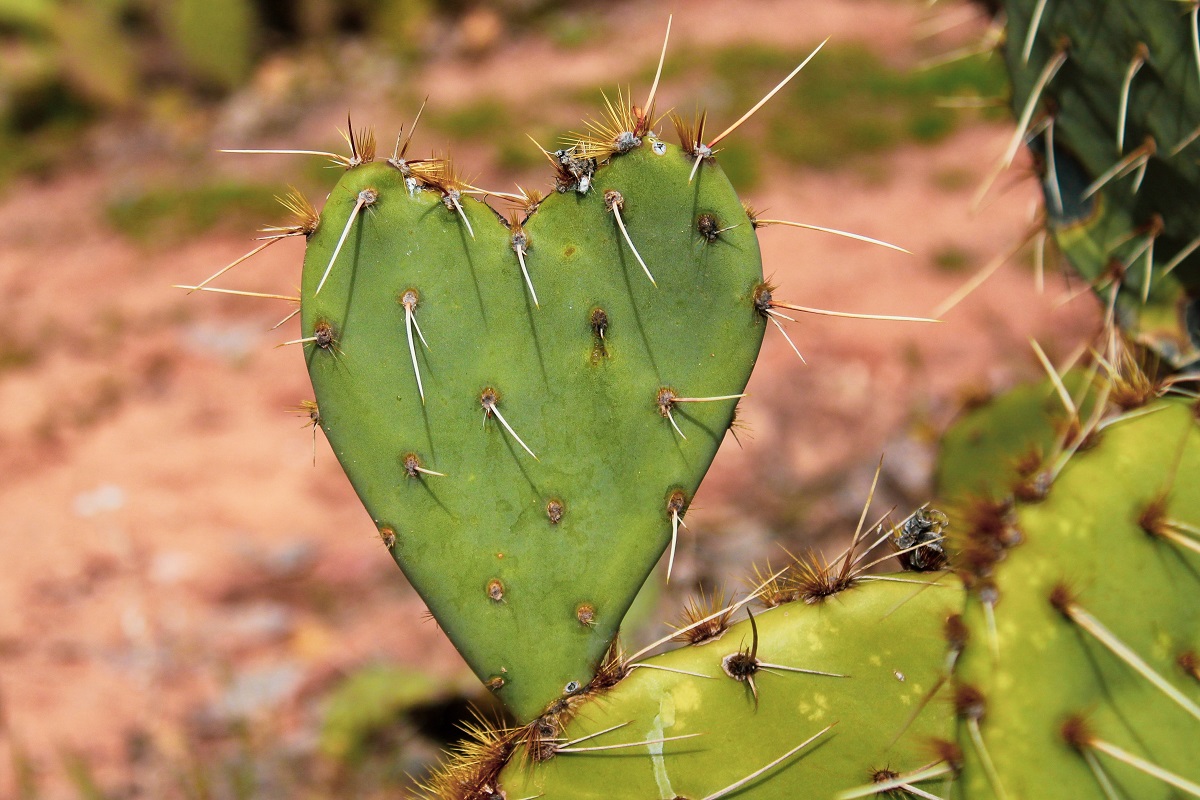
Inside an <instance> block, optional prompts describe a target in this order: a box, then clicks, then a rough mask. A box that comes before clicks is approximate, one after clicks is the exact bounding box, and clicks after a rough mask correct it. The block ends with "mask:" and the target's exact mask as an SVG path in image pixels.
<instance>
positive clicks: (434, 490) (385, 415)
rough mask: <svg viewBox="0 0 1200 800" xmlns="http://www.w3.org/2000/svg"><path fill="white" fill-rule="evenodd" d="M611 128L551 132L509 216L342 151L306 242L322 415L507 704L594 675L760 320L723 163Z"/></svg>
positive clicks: (712, 438) (545, 695)
mask: <svg viewBox="0 0 1200 800" xmlns="http://www.w3.org/2000/svg"><path fill="white" fill-rule="evenodd" d="M619 133H620V135H619V136H616V137H614V144H613V149H612V150H611V151H609V152H608V153H605V154H600V159H599V161H598V160H597V158H595V157H592V156H593V155H594V154H589V153H584V154H575V155H572V154H570V153H567V152H566V151H562V152H560V154H559V155H558V156H556V157H555V158H557V159H558V160H559V167H558V173H559V188H560V189H561V190H562V191H559V192H556V193H554V194H552V195H550V196H549V197H548V198H546V199H545V200H544V201H541V202H540V203H538V202H534V201H530V202H529V203H528V204H527V205H526V206H525V208H524V210H523V212H524V213H522V214H520V215H518V217H517V218H516V219H515V221H514V222H513V223H511V224H509V223H506V222H505V221H504V220H503V219H501V218H500V217H499V216H498V215H497V214H496V213H495V212H494V211H492V209H491V208H489V207H488V206H486V205H484V204H483V203H481V202H478V201H476V200H475V199H473V198H472V197H470V196H469V192H470V189H469V188H468V187H467V186H465V185H464V184H461V183H459V182H458V181H456V180H455V179H454V177H453V175H452V173H451V172H450V168H449V167H448V165H446V164H444V163H439V162H424V163H421V164H414V163H409V162H406V161H404V160H403V159H402V158H395V159H392V160H389V161H375V162H371V161H369V159H367V158H366V157H363V158H361V161H362V162H363V163H359V164H356V165H354V166H353V167H352V168H350V169H349V170H348V171H347V172H346V173H345V175H344V176H343V178H342V179H341V180H340V181H339V183H338V185H337V186H336V187H335V188H334V189H333V191H332V192H331V193H330V195H329V199H328V202H327V203H326V205H325V208H324V211H323V212H322V214H321V218H320V223H319V224H318V225H317V227H316V230H315V231H314V232H313V233H312V235H311V237H310V239H309V243H308V251H307V255H306V258H305V266H304V278H303V286H302V315H301V319H302V326H303V331H304V339H305V341H304V347H305V348H306V358H307V361H308V366H309V373H310V376H311V378H312V383H313V387H314V389H315V391H316V398H317V404H318V407H319V409H320V424H321V426H322V427H323V429H324V431H325V433H326V435H327V436H328V438H329V441H330V443H331V444H332V446H333V449H334V451H335V452H336V453H337V456H338V458H339V460H340V461H341V463H342V466H343V468H344V469H345V470H346V473H347V475H348V476H349V477H350V480H351V482H352V483H353V484H354V487H355V489H356V490H357V492H358V494H359V497H360V498H361V499H362V501H363V503H364V504H365V505H366V507H367V509H368V511H369V513H370V514H371V517H372V518H373V519H374V520H375V522H376V524H377V525H378V527H379V530H380V534H381V536H382V537H383V539H384V542H385V544H386V545H387V547H388V549H389V550H390V551H391V553H392V555H393V556H394V558H395V560H396V562H397V563H398V564H399V565H400V567H401V568H402V569H403V570H404V572H405V574H406V575H407V576H408V578H409V579H410V581H411V582H412V584H413V586H415V587H416V589H417V591H418V592H420V594H421V596H422V597H423V598H424V599H425V601H426V602H427V604H428V605H429V608H430V610H431V611H432V612H433V614H434V616H435V617H436V618H437V620H438V622H439V624H440V625H441V626H442V628H443V629H444V630H445V631H446V633H447V634H448V635H449V637H450V638H451V639H452V640H453V642H454V644H455V646H456V647H457V648H458V649H459V651H460V652H461V653H462V654H463V656H464V657H465V658H466V660H467V662H468V663H469V664H470V665H471V667H472V668H473V669H474V671H475V672H476V674H478V675H479V677H480V678H481V679H482V680H483V681H485V682H486V684H487V685H488V686H489V687H490V688H492V689H493V690H494V691H496V693H497V694H498V696H499V697H500V698H501V699H502V700H503V701H504V702H505V703H506V704H507V705H508V706H509V707H510V708H511V709H512V710H513V711H514V712H515V713H516V715H517V716H518V717H520V718H521V719H530V718H533V717H535V716H537V715H538V714H540V713H541V712H542V710H543V709H544V708H545V706H546V705H547V703H549V702H551V701H553V700H554V699H555V698H558V697H562V696H567V695H570V694H572V693H573V692H575V691H577V690H578V689H579V687H581V686H582V685H584V684H586V683H587V682H588V681H589V680H590V679H591V677H592V675H593V673H594V671H595V669H596V666H597V664H598V663H599V661H600V659H601V658H602V656H603V655H604V653H605V651H606V649H607V648H608V646H609V643H610V642H611V640H612V638H613V636H614V635H615V634H616V632H617V628H618V625H619V624H620V621H621V618H622V617H623V616H624V614H625V611H626V609H627V608H628V606H629V604H630V602H631V601H632V600H633V597H634V595H635V594H636V593H637V590H638V589H639V587H640V586H641V585H642V583H643V582H644V580H645V578H646V576H647V574H648V573H649V572H650V570H651V568H652V567H653V566H654V565H655V563H656V562H657V561H658V560H659V557H660V556H661V555H662V553H663V551H664V549H665V548H666V546H667V544H668V543H669V542H670V541H671V539H672V535H673V532H677V531H678V526H679V523H680V520H681V518H682V516H683V515H684V514H685V513H686V510H687V507H688V504H689V502H690V501H691V498H692V496H693V494H694V492H695V491H696V488H697V486H698V485H699V483H700V479H701V478H702V477H703V475H704V473H705V471H706V469H707V468H708V465H709V463H710V462H711V460H712V458H713V456H714V455H715V453H716V451H717V447H718V445H719V444H720V442H721V440H722V439H723V437H724V435H725V431H726V429H727V428H728V426H729V424H730V421H731V418H732V415H733V409H734V406H735V404H736V400H737V397H738V396H740V394H741V392H742V390H743V388H744V387H745V385H746V381H747V380H748V378H749V375H750V370H751V367H752V366H753V365H754V361H755V358H756V356H757V354H758V349H759V345H760V344H761V342H762V337H763V332H764V328H765V318H764V316H763V314H762V313H761V311H760V310H759V308H758V306H757V303H758V302H759V301H760V295H761V292H762V266H761V262H760V257H759V249H758V243H757V240H756V238H755V233H754V229H753V227H752V226H751V225H750V224H749V220H748V218H747V215H746V212H745V210H744V209H743V208H742V204H741V201H740V200H739V199H738V196H737V194H736V193H735V192H734V190H733V188H732V187H731V186H730V184H729V181H728V180H727V179H726V178H725V176H724V174H723V173H722V172H721V170H720V168H719V167H718V166H717V165H716V164H715V163H711V162H709V163H703V164H701V168H700V169H699V170H698V172H697V173H696V175H695V177H694V179H692V180H690V181H689V175H690V173H691V171H692V169H693V166H694V159H692V158H691V157H689V155H688V154H687V153H685V152H684V151H683V150H681V149H680V148H679V147H678V146H675V145H673V144H668V143H667V142H665V141H662V140H660V139H658V138H655V137H654V136H653V135H651V134H649V133H648V132H647V131H646V130H645V129H644V127H642V128H639V127H638V123H637V122H636V121H635V122H634V124H633V125H631V126H630V128H627V129H622V130H621V131H619ZM622 137H625V138H622ZM618 140H619V141H618ZM367 149H368V148H367V147H365V146H363V144H362V143H361V142H360V143H359V144H356V146H355V152H356V153H362V152H365V151H366V150H367ZM700 401H705V402H700Z"/></svg>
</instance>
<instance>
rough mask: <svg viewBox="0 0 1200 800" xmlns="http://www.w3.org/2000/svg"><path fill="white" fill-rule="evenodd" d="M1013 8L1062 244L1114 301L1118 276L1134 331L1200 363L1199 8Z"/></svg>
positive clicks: (1172, 354)
mask: <svg viewBox="0 0 1200 800" xmlns="http://www.w3.org/2000/svg"><path fill="white" fill-rule="evenodd" d="M1003 5H1004V7H1005V10H1006V13H1007V18H1008V32H1007V37H1006V44H1005V47H1004V58H1005V61H1006V63H1007V65H1008V68H1009V73H1010V75H1011V78H1012V84H1013V97H1012V102H1013V107H1014V110H1015V111H1016V113H1017V114H1018V116H1021V115H1022V114H1023V113H1025V112H1026V111H1027V110H1028V112H1029V115H1028V116H1026V117H1025V120H1027V121H1028V122H1030V123H1031V124H1030V130H1032V131H1040V132H1037V133H1036V134H1035V135H1033V136H1031V138H1030V144H1031V146H1032V148H1033V150H1034V152H1035V154H1036V155H1037V156H1038V161H1039V167H1040V169H1041V173H1042V176H1043V192H1044V195H1045V202H1046V215H1047V221H1048V225H1049V228H1050V230H1051V231H1052V232H1053V233H1054V236H1055V239H1056V241H1057V243H1058V246H1059V248H1060V249H1061V250H1062V251H1063V252H1064V253H1065V255H1066V256H1067V259H1068V260H1069V261H1070V262H1071V265H1072V266H1073V267H1074V268H1075V269H1076V270H1077V271H1078V272H1079V273H1080V274H1082V275H1083V276H1084V278H1085V279H1086V280H1088V281H1090V282H1091V283H1092V284H1093V285H1094V286H1095V287H1096V289H1097V291H1098V293H1099V294H1100V295H1101V296H1102V297H1103V298H1104V299H1105V301H1106V302H1109V299H1110V290H1111V288H1112V286H1113V285H1114V281H1115V283H1116V284H1118V285H1119V286H1120V292H1119V294H1118V296H1117V298H1116V313H1117V318H1118V322H1119V323H1120V324H1121V326H1122V327H1123V328H1125V329H1126V330H1128V331H1130V332H1131V333H1132V334H1133V335H1135V336H1136V337H1137V338H1138V339H1139V340H1140V341H1142V342H1143V343H1144V344H1147V345H1148V346H1150V347H1151V348H1152V349H1154V350H1155V351H1156V352H1157V353H1159V354H1160V355H1161V356H1163V357H1164V358H1165V360H1167V361H1168V362H1170V363H1172V364H1174V365H1175V366H1177V367H1182V366H1185V365H1187V364H1189V363H1191V362H1194V361H1195V360H1196V359H1197V358H1200V307H1198V306H1197V304H1198V303H1200V300H1198V298H1200V249H1197V246H1198V245H1200V238H1198V237H1200V160H1198V158H1197V156H1198V155H1200V139H1196V138H1195V136H1196V133H1197V130H1198V127H1197V126H1200V47H1198V46H1197V38H1196V37H1197V33H1196V28H1195V14H1196V11H1195V8H1194V7H1189V6H1188V4H1186V3H1177V2H1165V1H1164V2H1158V1H1157V0H1155V1H1149V2H1147V1H1139V2H1125V3H1118V2H1095V0H1007V2H1005V3H1004V4H1003ZM1031 31H1032V36H1031ZM1027 53H1028V58H1027V59H1026V54H1027ZM1064 56H1065V58H1064ZM1060 61H1061V66H1060V67H1059V68H1058V70H1057V72H1054V71H1053V69H1052V68H1053V66H1054V65H1055V64H1056V63H1059V62H1060ZM1047 78H1048V80H1047ZM1043 83H1044V88H1041V85H1042V84H1043ZM1047 123H1049V124H1047ZM1118 140H1120V144H1118ZM1051 143H1052V147H1051ZM1114 169H1116V173H1115V175H1114V177H1112V179H1111V180H1107V181H1106V182H1104V183H1103V186H1102V187H1100V188H1098V189H1096V190H1095V191H1094V192H1093V193H1091V194H1090V195H1089V193H1088V190H1089V189H1090V188H1092V186H1093V184H1095V183H1097V182H1098V181H1100V180H1101V179H1102V178H1104V177H1105V176H1106V174H1109V173H1110V172H1112V171H1113V170H1114ZM1085 195H1087V196H1085Z"/></svg>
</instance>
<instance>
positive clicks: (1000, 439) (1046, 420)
mask: <svg viewBox="0 0 1200 800" xmlns="http://www.w3.org/2000/svg"><path fill="white" fill-rule="evenodd" d="M1086 380H1087V377H1086V373H1084V372H1083V371H1082V370H1073V371H1071V372H1069V373H1067V374H1066V375H1065V376H1063V379H1062V381H1063V385H1064V387H1065V388H1066V389H1067V391H1068V392H1070V393H1071V394H1072V396H1074V397H1076V398H1078V396H1079V394H1080V391H1079V390H1080V388H1081V387H1082V386H1083V385H1084V383H1085V381H1086ZM1080 405H1081V408H1080V414H1081V415H1082V416H1084V417H1085V418H1086V417H1087V416H1088V415H1089V414H1090V413H1091V406H1092V403H1091V400H1090V398H1083V399H1081V402H1080ZM1070 419H1071V416H1070V414H1069V413H1068V412H1067V409H1066V406H1064V405H1063V402H1062V400H1061V399H1059V396H1058V394H1057V392H1056V390H1055V387H1054V384H1053V383H1051V381H1049V380H1045V381H1041V382H1039V383H1032V384H1025V385H1022V386H1017V387H1015V388H1013V389H1010V390H1009V391H1007V392H1005V393H1004V394H1002V395H1001V396H999V397H996V398H994V399H992V400H989V401H988V402H987V403H986V404H984V405H983V406H982V407H980V408H973V409H970V410H968V411H966V412H964V413H963V415H962V417H961V418H960V419H958V420H956V421H955V422H954V424H953V425H952V426H951V427H950V429H949V430H947V431H946V433H945V434H944V435H943V436H942V440H941V446H940V449H939V452H938V460H937V466H936V471H935V475H934V482H935V484H936V488H937V496H938V498H939V505H946V506H949V507H950V508H958V507H960V506H962V505H963V504H964V503H965V502H966V501H967V500H968V499H969V498H973V497H986V498H992V499H996V500H999V499H1003V498H1005V497H1008V496H1009V495H1011V494H1013V492H1014V490H1015V489H1016V490H1019V488H1020V487H1021V484H1022V483H1023V482H1025V481H1036V480H1037V474H1036V473H1037V472H1038V471H1040V470H1041V469H1042V468H1043V467H1044V466H1045V464H1044V461H1045V457H1046V456H1047V455H1048V454H1049V453H1050V452H1051V451H1052V450H1053V449H1054V446H1055V443H1056V441H1058V440H1059V439H1061V438H1062V435H1063V433H1064V429H1065V427H1066V426H1067V424H1068V422H1069V420H1070ZM1030 488H1031V489H1032V488H1033V487H1032V486H1031V487H1030Z"/></svg>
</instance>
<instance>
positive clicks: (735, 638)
mask: <svg viewBox="0 0 1200 800" xmlns="http://www.w3.org/2000/svg"><path fill="white" fill-rule="evenodd" d="M897 577H899V576H897ZM945 577H946V576H945V575H944V574H933V575H929V576H912V575H905V576H904V577H903V578H902V580H903V581H905V582H891V581H888V580H886V579H885V580H877V581H870V582H867V581H864V582H862V583H859V584H858V585H856V586H854V587H852V588H850V589H848V590H846V591H843V592H842V593H840V594H838V595H836V596H834V597H829V598H827V599H826V600H825V601H824V602H823V603H818V604H811V605H810V604H808V603H805V602H803V601H796V602H791V603H786V604H784V605H781V606H779V607H777V608H773V609H770V610H767V611H763V612H762V613H761V614H755V615H754V622H755V626H756V627H757V654H756V657H757V659H758V660H760V661H762V662H766V663H764V664H763V666H762V668H761V669H760V670H759V672H758V673H757V675H756V684H755V689H756V691H757V701H756V700H755V697H754V695H753V694H752V692H751V688H750V687H749V685H748V684H747V683H746V682H744V681H739V680H736V679H734V678H731V677H730V676H729V675H728V674H726V672H725V669H724V668H723V666H722V664H723V662H725V660H726V658H727V657H729V656H736V655H737V654H739V653H741V654H745V653H746V651H749V650H750V649H751V648H752V646H753V644H754V640H755V633H754V631H752V628H751V625H750V623H749V622H748V621H742V622H740V623H738V624H736V625H733V626H732V627H730V628H729V629H728V630H726V631H725V632H724V634H723V635H722V636H721V637H720V638H719V639H715V640H712V641H708V642H706V643H703V644H699V645H691V646H685V647H681V648H679V649H676V650H673V651H671V652H668V653H665V654H663V655H661V656H656V657H655V658H652V659H649V660H648V661H647V662H646V664H647V665H648V668H644V669H637V668H635V669H634V670H633V671H632V673H631V674H630V675H629V676H628V677H626V678H625V679H624V680H622V681H621V682H620V683H618V684H617V685H616V686H614V687H612V688H611V689H602V690H600V691H598V692H596V693H595V695H594V696H591V697H588V698H586V699H584V700H583V701H582V702H581V703H580V704H578V705H576V706H575V707H574V708H573V709H572V710H573V713H574V719H573V721H572V722H571V723H570V724H568V725H567V726H566V729H565V731H564V732H563V733H562V734H561V737H560V738H561V740H562V741H565V742H573V741H574V740H577V739H580V738H582V737H588V736H590V735H592V734H597V733H599V732H601V731H605V730H606V729H609V728H612V727H613V726H621V727H619V728H616V729H615V730H611V731H609V732H607V733H603V734H601V735H598V736H595V737H594V738H588V739H586V740H585V741H581V742H579V744H577V745H564V748H565V750H566V751H567V752H561V753H558V754H556V755H549V757H548V758H545V760H542V761H540V762H539V761H537V759H536V758H534V759H530V757H529V753H527V752H523V751H522V750H521V749H520V748H518V749H517V751H516V753H515V754H514V757H513V760H512V761H511V762H510V764H509V765H508V767H507V768H506V769H505V770H504V771H503V772H502V773H501V774H500V777H499V782H498V787H499V788H501V789H503V791H504V792H505V793H506V796H507V797H509V798H521V797H563V798H568V797H569V798H572V799H573V800H587V799H588V798H596V800H601V799H603V800H610V798H616V797H622V798H625V797H628V798H684V799H685V800H702V798H707V797H710V796H716V795H717V794H718V793H720V792H721V791H722V790H728V789H729V788H730V787H732V786H734V785H735V784H737V783H738V782H739V781H743V780H745V779H747V778H748V777H750V776H751V775H752V774H754V773H756V772H758V771H759V770H761V769H762V768H764V767H767V766H768V765H770V764H772V762H778V763H775V764H774V765H773V766H772V767H771V768H769V769H767V770H765V771H763V772H762V773H761V774H759V775H757V776H756V777H753V778H751V779H750V780H748V781H746V783H745V784H744V785H743V786H740V787H738V788H737V789H736V791H732V792H731V793H730V796H736V797H737V798H739V800H742V799H743V798H744V799H745V800H751V799H753V800H774V799H775V798H778V799H779V800H784V799H785V798H786V800H793V799H794V798H800V797H812V798H832V797H834V796H835V795H836V794H837V793H838V792H839V791H841V790H850V789H852V788H853V787H856V786H863V787H866V786H870V785H871V784H872V782H873V781H874V780H876V779H879V778H885V777H887V773H889V772H890V773H898V774H901V775H904V774H910V773H912V772H913V771H915V770H917V769H919V768H921V767H925V766H927V765H929V764H930V762H935V761H938V758H939V756H938V755H937V754H936V749H937V748H936V747H935V746H933V745H932V744H931V742H933V741H934V740H944V739H946V738H947V737H951V736H952V735H953V725H954V722H953V714H952V713H951V710H950V707H949V705H948V704H947V703H946V702H945V701H944V700H943V699H941V698H939V699H935V700H934V701H933V702H926V701H927V700H928V697H929V695H931V694H932V693H933V692H934V690H935V689H936V688H937V687H938V686H939V685H940V681H941V678H942V677H943V674H944V673H943V670H944V668H945V663H946V662H945V654H944V651H943V648H942V647H941V644H940V643H941V642H943V641H944V639H943V636H942V630H943V627H944V626H945V624H946V621H947V619H948V618H950V617H951V616H952V615H953V614H955V613H956V612H957V611H958V610H959V609H960V608H961V603H962V593H961V590H960V589H959V588H958V587H957V584H956V583H955V582H953V581H946V580H945ZM908 581H913V582H915V583H916V584H917V585H914V583H910V582H908ZM922 583H925V584H927V585H924V586H922V585H920V584H922ZM768 664H780V665H784V666H790V667H800V668H804V669H810V670H820V671H825V672H831V673H837V674H841V675H845V676H847V677H831V676H827V675H813V674H803V673H796V672H789V671H784V670H781V669H773V668H771V667H770V666H768ZM666 670H684V671H686V672H690V673H695V674H692V675H689V674H684V673H680V672H669V671H666ZM699 675H705V676H708V677H698V676H699ZM830 726H832V727H830ZM689 734H700V735H698V736H694V738H688V739H677V740H673V741H665V742H660V743H657V744H652V745H642V746H637V747H629V748H624V747H621V748H617V749H611V750H596V751H590V752H570V751H571V750H572V749H575V748H585V747H589V746H609V745H619V744H621V743H631V742H633V743H636V742H645V741H650V740H658V739H664V738H668V737H676V736H686V735H689ZM818 734H820V735H818ZM812 737H816V738H815V739H813V740H812V741H811V742H809V743H808V744H807V745H804V746H803V747H800V745H802V744H804V743H805V742H806V741H808V740H809V739H810V738H812ZM798 747H799V748H800V749H799V750H797V749H796V748H798ZM789 753H790V755H788V754H789ZM780 759H782V760H780ZM531 761H532V762H534V763H531ZM920 785H921V786H922V787H923V788H925V789H927V790H928V789H930V788H932V789H933V790H934V791H935V793H936V791H937V790H938V789H940V787H941V779H940V778H935V779H931V780H930V782H929V783H921V784H920ZM471 796H476V795H471ZM479 796H482V795H479ZM720 796H725V794H721V795H720Z"/></svg>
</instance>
